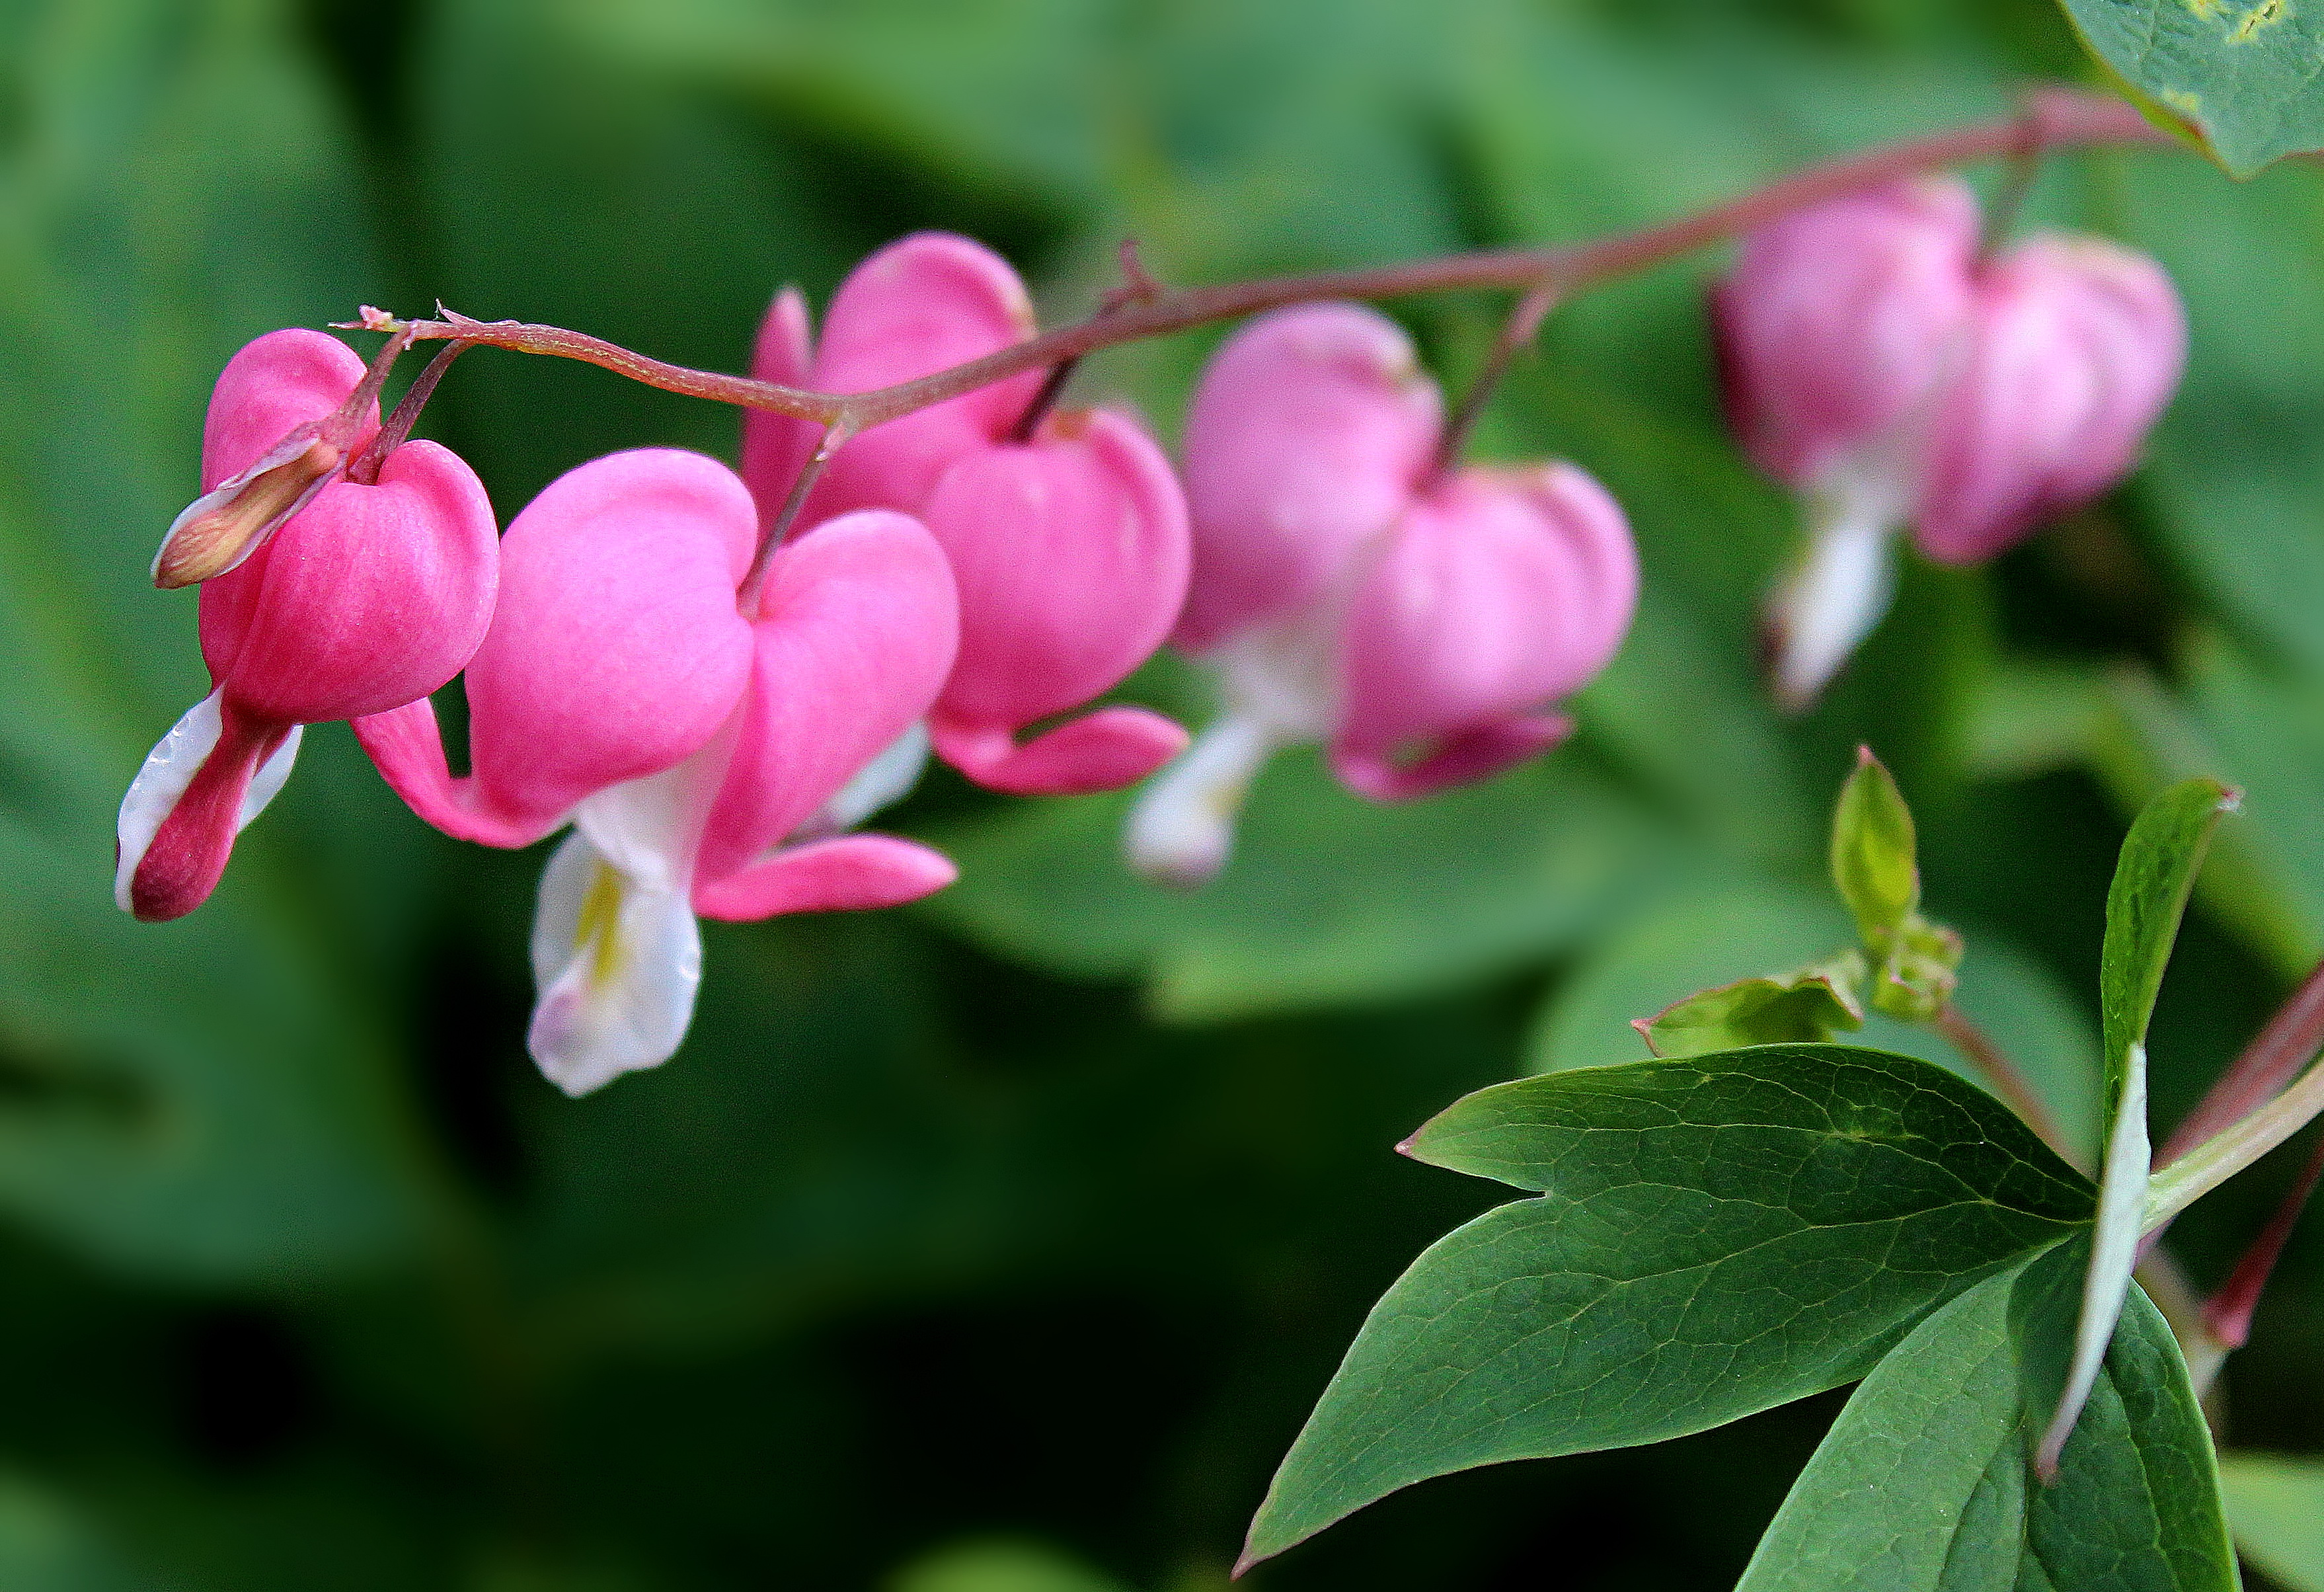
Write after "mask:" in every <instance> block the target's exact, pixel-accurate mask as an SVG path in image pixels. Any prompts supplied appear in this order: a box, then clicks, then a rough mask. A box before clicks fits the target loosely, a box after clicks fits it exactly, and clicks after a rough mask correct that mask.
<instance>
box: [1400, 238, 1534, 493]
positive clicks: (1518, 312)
mask: <svg viewBox="0 0 2324 1592" xmlns="http://www.w3.org/2000/svg"><path fill="white" fill-rule="evenodd" d="M1557 293H1558V288H1557V283H1556V282H1535V283H1534V284H1533V286H1532V287H1531V288H1529V289H1527V290H1526V295H1525V297H1524V298H1522V299H1519V300H1518V301H1517V307H1516V308H1515V309H1513V310H1510V311H1509V317H1508V319H1507V320H1505V321H1503V322H1502V323H1501V331H1500V335H1499V337H1498V338H1494V339H1493V351H1492V352H1491V353H1490V354H1488V355H1487V356H1485V363H1484V364H1483V366H1480V367H1479V369H1478V371H1477V379H1476V380H1474V381H1472V382H1471V383H1470V384H1469V390H1468V391H1467V392H1466V393H1462V395H1461V406H1460V407H1459V408H1458V409H1455V410H1454V411H1453V412H1452V417H1451V418H1450V419H1448V420H1447V421H1445V422H1444V430H1443V432H1442V433H1441V434H1440V435H1439V436H1438V437H1437V439H1436V458H1435V461H1434V464H1433V465H1432V466H1431V467H1430V468H1429V478H1430V479H1431V480H1434V479H1435V478H1437V477H1441V476H1443V474H1444V473H1445V472H1446V471H1447V470H1450V469H1452V467H1454V466H1456V465H1458V464H1459V463H1460V462H1461V449H1462V448H1463V447H1465V446H1466V445H1467V444H1468V440H1469V433H1470V432H1471V431H1473V430H1476V429H1477V421H1478V419H1479V417H1480V416H1481V415H1483V413H1484V412H1485V405H1486V404H1487V403H1490V402H1491V401H1492V396H1493V389H1494V388H1495V387H1498V386H1499V385H1500V384H1501V378H1502V377H1503V376H1504V375H1508V369H1509V362H1510V361H1511V360H1513V359H1515V358H1516V357H1517V350H1518V349H1520V348H1522V347H1525V346H1526V344H1527V343H1530V342H1532V341H1533V339H1534V334H1535V333H1536V332H1538V331H1539V330H1541V323H1542V321H1543V320H1544V319H1546V318H1547V317H1548V315H1549V312H1550V310H1551V309H1552V308H1553V307H1554V306H1555V304H1556V303H1557Z"/></svg>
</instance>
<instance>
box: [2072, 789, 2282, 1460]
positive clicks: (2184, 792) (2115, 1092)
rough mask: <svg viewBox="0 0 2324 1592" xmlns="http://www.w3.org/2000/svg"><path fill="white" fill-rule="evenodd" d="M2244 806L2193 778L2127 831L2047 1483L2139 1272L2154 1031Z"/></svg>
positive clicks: (2101, 1002)
mask: <svg viewBox="0 0 2324 1592" xmlns="http://www.w3.org/2000/svg"><path fill="white" fill-rule="evenodd" d="M2235 804H2236V795H2235V792H2233V791H2229V790H2228V789H2227V787H2226V786H2224V785H2222V784H2220V783H2219V782H2218V781H2216V780H2207V779H2194V780H2189V781H2186V782H2184V783H2182V784H2178V785H2174V786H2172V788H2171V789H2170V790H2168V791H2164V792H2163V794H2162V795H2160V796H2157V797H2156V798H2155V799H2154V800H2153V801H2151V802H2149V803H2148V804H2147V806H2146V810H2144V812H2142V813H2140V814H2139V815H2138V818H2137V819H2136V820H2135V822H2134V823H2132V825H2131V826H2130V834H2129V836H2128V837H2127V838H2126V839H2125V840H2124V841H2123V843H2122V856H2121V858H2120V859H2119V860H2118V861H2117V862H2116V865H2115V873H2114V882H2113V884H2111V885H2109V886H2108V887H2107V926H2106V941H2105V944H2104V947H2103V949H2101V952H2100V958H2099V963H2098V1010H2099V1012H2100V1014H2101V1016H2102V1017H2103V1020H2104V1022H2105V1024H2106V1047H2107V1113H2108V1118H2107V1144H2106V1156H2105V1160H2104V1162H2103V1164H2102V1166H2101V1169H2100V1173H2099V1179H2098V1224H2097V1227H2096V1229H2095V1231H2094V1232H2093V1234H2092V1237H2091V1244H2090V1254H2089V1274H2088V1276H2087V1277H2086V1279H2085V1280H2084V1282H2083V1285H2082V1303H2081V1316H2080V1320H2079V1322H2078V1323H2077V1324H2076V1327H2075V1332H2074V1354H2073V1363H2072V1365H2070V1368H2069V1370H2068V1372H2067V1374H2066V1377H2065V1380H2064V1384H2063V1386H2062V1388H2061V1391H2060V1393H2059V1395H2058V1402H2057V1408H2056V1412H2055V1413H2054V1414H2053V1415H2052V1418H2051V1421H2050V1425H2049V1430H2047V1431H2045V1432H2044V1433H2043V1438H2042V1445H2041V1449H2040V1452H2039V1454H2038V1455H2037V1457H2036V1458H2037V1463H2038V1465H2039V1467H2040V1468H2041V1470H2042V1473H2043V1476H2044V1477H2045V1479H2046V1478H2048V1477H2050V1476H2052V1475H2053V1474H2054V1473H2055V1471H2056V1469H2057V1467H2058V1464H2059V1461H2060V1455H2061V1452H2062V1451H2063V1450H2064V1449H2065V1448H2066V1446H2067V1439H2068V1436H2069V1434H2070V1432H2071V1431H2072V1430H2073V1428H2074V1422H2075V1421H2076V1419H2077V1418H2078V1417H2079V1416H2080V1413H2081V1412H2082V1407H2083V1401H2084V1400H2086V1399H2087V1398H2089V1395H2090V1393H2091V1392H2092V1390H2093V1389H2094V1388H2095V1387H2096V1385H2097V1383H2098V1373H2099V1362H2100V1361H2101V1360H2102V1359H2103V1358H2104V1356H2106V1354H2107V1346H2108V1345H2109V1344H2111V1343H2112V1342H2113V1341H2114V1337H2115V1322H2116V1317H2117V1316H2119V1315H2120V1313H2121V1311H2122V1307H2123V1300H2124V1299H2125V1298H2126V1296H2127V1295H2128V1293H2129V1291H2130V1282H2131V1271H2132V1268H2133V1267H2135V1265H2136V1264H2137V1262H2138V1251H2139V1245H2140V1241H2141V1240H2142V1239H2144V1236H2145V1224H2146V1191H2147V1190H2146V1180H2147V1174H2148V1172H2149V1171H2150V1170H2151V1168H2152V1165H2153V1152H2152V1146H2151V1144H2150V1143H2149V1139H2148V1134H2147V1122H2146V1028H2147V1023H2148V1020H2149V1019H2150V1018H2151V1016H2152V1015H2153V1011H2154V997H2155V996H2156V995H2158V994H2159V993H2161V991H2162V988H2163V971H2164V969H2165V968H2167V967H2169V966H2170V962H2171V948H2172V945H2173V944H2175V943H2176V942H2177V940H2178V938H2179V920H2180V917H2181V914H2182V913H2183V912H2185V911H2186V910H2187V897H2188V896H2189V895H2190V893H2192V892H2193V891H2194V888H2195V875H2196V873H2197V872H2198V870H2199V869H2200V868H2201V866H2202V862H2203V853H2204V851H2205V850H2206V849H2207V848H2208V847H2209V844H2210V838H2211V830H2212V829H2213V828H2216V827H2217V826H2218V821H2219V817H2220V815H2221V814H2222V813H2225V812H2229V811H2232V810H2234V808H2235Z"/></svg>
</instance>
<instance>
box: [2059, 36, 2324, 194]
mask: <svg viewBox="0 0 2324 1592" xmlns="http://www.w3.org/2000/svg"><path fill="white" fill-rule="evenodd" d="M2061 3H2062V4H2063V5H2064V6H2065V8H2066V14H2067V15H2068V16H2069V17H2070V18H2072V19H2073V23H2074V27H2075V30H2076V31H2077V32H2080V34H2081V36H2082V42H2084V43H2085V44H2087V45H2089V48H2090V52H2091V53H2092V54H2094V55H2096V56H2097V57H2098V60H2101V61H2102V62H2104V63H2105V64H2106V67H2107V69H2108V70H2109V71H2111V72H2113V73H2115V74H2116V76H2117V77H2118V78H2120V79H2122V81H2123V83H2124V84H2125V85H2126V87H2127V88H2130V89H2131V90H2133V92H2134V97H2137V98H2139V99H2141V100H2142V101H2144V102H2145V103H2146V104H2147V105H2148V106H2150V108H2151V110H2154V111H2159V112H2161V113H2162V114H2163V116H2166V117H2168V118H2169V119H2170V120H2171V121H2173V122H2176V123H2178V124H2181V125H2183V126H2185V127H2186V128H2187V129H2189V130H2190V131H2191V132H2192V133H2194V134H2196V135H2197V136H2198V137H2199V139H2200V140H2201V141H2202V143H2204V144H2205V146H2206V147H2208V148H2209V150H2210V152H2211V153H2212V154H2213V155H2215V156H2217V157H2218V162H2219V163H2220V164H2221V165H2223V166H2225V167H2226V168H2227V170H2228V171H2232V172H2234V173H2235V174H2236V176H2238V177H2248V176H2250V175H2251V174H2252V173H2253V172H2255V171H2258V170H2259V169H2260V168H2261V167H2262V166H2264V165H2266V164H2267V163H2268V162H2271V161H2276V160H2281V159H2282V158H2283V157H2284V156H2285V155H2288V154H2299V153H2304V152H2306V151H2310V150H2314V149H2319V148H2324V88H2319V84H2318V80H2317V72H2316V61H2317V58H2318V57H2319V55H2324V19H2319V18H2318V17H2316V16H2314V15H2312V14H2310V13H2309V11H2308V8H2307V7H2306V6H2305V5H2301V4H2298V3H2296V0H2061Z"/></svg>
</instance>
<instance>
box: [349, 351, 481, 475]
mask: <svg viewBox="0 0 2324 1592" xmlns="http://www.w3.org/2000/svg"><path fill="white" fill-rule="evenodd" d="M473 347H475V344H474V343H466V342H458V341H454V342H450V343H447V344H445V345H444V347H443V348H442V350H441V351H440V352H438V354H437V356H436V357H435V358H433V359H431V360H429V362H428V368H427V369H425V370H423V371H421V372H420V375H419V377H418V379H416V380H415V381H413V383H412V384H411V385H410V386H409V387H407V388H405V389H404V391H403V396H402V398H401V400H400V401H398V403H396V406H395V412H394V413H393V414H391V415H389V416H388V417H387V423H386V424H385V425H383V426H382V427H380V429H379V430H377V431H376V432H375V433H374V434H373V437H372V440H371V442H370V444H369V446H367V447H365V448H364V450H363V452H362V453H361V454H359V455H358V456H356V458H355V463H353V464H351V465H349V466H348V467H347V479H348V480H350V481H356V482H360V483H362V484H363V485H364V486H374V485H376V484H377V482H378V480H379V467H380V466H382V465H383V464H385V463H386V462H387V456H388V455H389V454H391V453H393V452H394V451H395V450H396V449H399V448H401V447H402V446H403V445H404V443H405V442H406V441H408V440H410V436H411V428H412V427H413V426H415V425H417V424H418V423H419V421H420V411H421V410H423V409H425V408H427V407H428V400H429V398H430V397H432V396H434V394H435V392H436V384H437V383H438V382H440V381H442V380H443V379H444V373H445V372H446V371H447V370H449V369H451V368H452V361H454V360H455V359H457V358H458V357H459V356H460V354H461V351H462V350H463V349H466V348H473Z"/></svg>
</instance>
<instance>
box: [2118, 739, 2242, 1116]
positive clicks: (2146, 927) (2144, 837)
mask: <svg viewBox="0 0 2324 1592" xmlns="http://www.w3.org/2000/svg"><path fill="white" fill-rule="evenodd" d="M2236 801H2237V793H2236V791H2231V790H2229V789H2228V788H2227V786H2225V785H2222V784H2221V783H2219V782H2218V781H2217V780H2212V779H2192V780H2187V781H2184V782H2181V783H2179V784H2176V785H2173V786H2172V788H2171V789H2169V790H2168V791H2163V794H2161V795H2160V796H2157V797H2156V798H2155V799H2154V800H2153V801H2151V802H2149V803H2147V806H2146V810H2145V811H2144V812H2142V813H2140V814H2139V815H2138V817H2137V819H2135V821H2134V822H2133V823H2132V824H2131V826H2130V833H2129V834H2128V835H2127V836H2126V837H2125V838H2124V839H2123V843H2122V854H2121V856H2120V857H2119V858H2117V859H2116V864H2115V872H2114V881H2113V883H2112V884H2109V885H2108V886H2107V907H2106V940H2105V944H2104V946H2103V948H2102V949H2101V951H2100V954H2099V964H2098V1015H2099V1020H2100V1023H2101V1024H2102V1026H2103V1030H2104V1042H2105V1045H2106V1062H2107V1118H2108V1120H2109V1121H2111V1120H2112V1118H2113V1116H2114V1115H2115V1114H2116V1107H2117V1103H2118V1102H2119V1100H2120V1097H2121V1095H2122V1090H2123V1086H2124V1083H2125V1081H2126V1078H2127V1077H2128V1074H2129V1069H2130V1068H2131V1065H2132V1062H2131V1054H2132V1051H2133V1049H2134V1048H2135V1047H2138V1046H2143V1045H2144V1043H2145V1041H2146V1023H2147V1019H2148V1018H2149V1017H2150V1016H2151V1015H2153V1011H2154V997H2155V995H2156V993H2157V992H2158V991H2159V990H2161V989H2162V987H2163V969H2164V968H2165V967H2168V966H2170V963H2171V947H2172V943H2173V942H2174V941H2175V940H2176V939H2178V937H2179V919H2180V917H2181V914H2182V913H2184V912H2185V911H2186V910H2187V896H2188V893H2189V892H2190V891H2191V890H2192V889H2193V888H2194V884H2195V875H2196V872H2197V871H2198V870H2199V868H2200V867H2201V866H2202V862H2203V853H2204V850H2205V849H2206V847H2208V846H2209V843H2210V838H2211V831H2212V829H2214V828H2217V827H2218V821H2219V819H2220V816H2221V815H2222V814H2224V813H2228V812H2232V811H2234V810H2235V808H2236Z"/></svg>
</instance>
